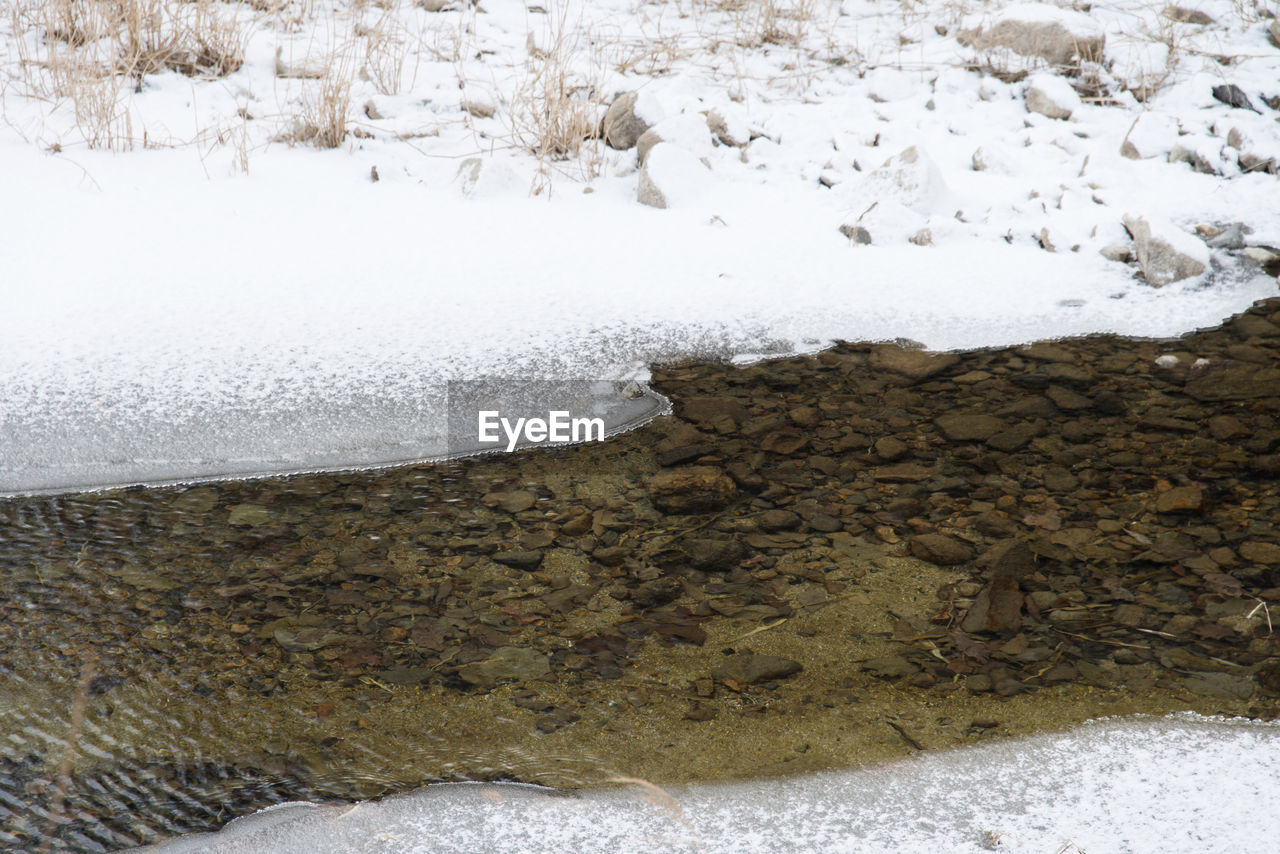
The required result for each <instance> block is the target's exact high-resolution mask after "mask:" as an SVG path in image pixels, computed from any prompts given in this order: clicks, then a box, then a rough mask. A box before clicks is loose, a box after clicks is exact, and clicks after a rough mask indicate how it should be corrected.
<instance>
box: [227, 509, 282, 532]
mask: <svg viewBox="0 0 1280 854" xmlns="http://www.w3.org/2000/svg"><path fill="white" fill-rule="evenodd" d="M271 519H272V517H271V511H270V510H268V509H267V508H266V507H264V506H262V505H261V504H237V505H235V506H234V507H232V508H231V513H230V515H229V516H228V517H227V524H230V525H238V526H242V527H256V526H258V525H269V524H270V523H271Z"/></svg>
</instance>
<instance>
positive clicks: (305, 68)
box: [276, 45, 330, 80]
mask: <svg viewBox="0 0 1280 854" xmlns="http://www.w3.org/2000/svg"><path fill="white" fill-rule="evenodd" d="M301 50H302V51H303V55H302V56H295V55H292V52H291V55H289V56H285V52H284V45H279V46H277V47H276V77H281V78H293V79H298V80H318V79H319V78H321V77H324V75H325V72H326V71H327V70H328V68H329V65H330V61H329V60H328V59H323V58H316V57H314V56H308V55H307V54H306V52H305V47H304V48H301Z"/></svg>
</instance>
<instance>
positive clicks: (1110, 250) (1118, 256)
mask: <svg viewBox="0 0 1280 854" xmlns="http://www.w3.org/2000/svg"><path fill="white" fill-rule="evenodd" d="M1098 254H1099V255H1101V256H1102V257H1103V258H1106V259H1107V260H1108V261H1115V262H1116V263H1117V264H1128V263H1129V262H1130V261H1132V260H1133V250H1132V249H1131V248H1129V247H1128V246H1123V245H1121V244H1119V243H1108V244H1107V245H1106V246H1104V247H1102V248H1101V249H1099V250H1098Z"/></svg>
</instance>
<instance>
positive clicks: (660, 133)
mask: <svg viewBox="0 0 1280 854" xmlns="http://www.w3.org/2000/svg"><path fill="white" fill-rule="evenodd" d="M711 138H712V137H711V128H710V127H709V125H708V124H707V119H706V117H705V116H703V115H702V114H701V113H680V114H679V115H676V116H671V117H670V118H666V119H663V120H662V121H660V122H658V123H657V124H655V125H654V126H653V127H651V128H649V129H648V130H646V131H645V132H644V133H642V134H640V138H639V139H637V140H636V144H635V145H636V154H637V155H638V156H639V158H640V162H641V163H644V161H645V158H646V157H647V156H648V154H649V150H650V149H652V148H653V147H654V146H655V145H657V144H658V143H660V142H672V143H675V144H676V145H678V146H680V147H681V148H683V149H685V150H686V151H688V152H690V153H691V154H693V155H695V156H697V157H705V156H706V155H708V154H709V153H710V152H711V145H712V143H711Z"/></svg>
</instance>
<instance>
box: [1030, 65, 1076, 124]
mask: <svg viewBox="0 0 1280 854" xmlns="http://www.w3.org/2000/svg"><path fill="white" fill-rule="evenodd" d="M1026 104H1027V112H1030V113H1039V114H1040V115H1042V116H1048V117H1049V118H1051V119H1069V118H1071V114H1072V113H1074V112H1075V111H1076V110H1078V109H1080V96H1079V95H1077V94H1076V90H1075V89H1072V88H1071V84H1070V83H1068V82H1067V81H1065V80H1063V79H1062V78H1061V77H1059V76H1057V75H1056V74H1037V75H1036V76H1035V77H1033V78H1032V79H1031V82H1030V83H1029V84H1028V86H1027V94H1026Z"/></svg>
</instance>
